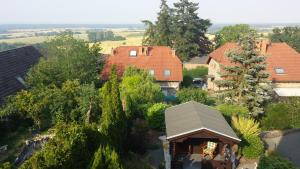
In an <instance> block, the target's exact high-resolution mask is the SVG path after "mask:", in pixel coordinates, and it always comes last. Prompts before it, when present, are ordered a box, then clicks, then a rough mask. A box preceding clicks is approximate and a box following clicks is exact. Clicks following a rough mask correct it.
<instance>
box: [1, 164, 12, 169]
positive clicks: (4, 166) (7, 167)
mask: <svg viewBox="0 0 300 169" xmlns="http://www.w3.org/2000/svg"><path fill="white" fill-rule="evenodd" d="M0 169H13V165H12V164H10V163H9V162H5V163H3V164H0Z"/></svg>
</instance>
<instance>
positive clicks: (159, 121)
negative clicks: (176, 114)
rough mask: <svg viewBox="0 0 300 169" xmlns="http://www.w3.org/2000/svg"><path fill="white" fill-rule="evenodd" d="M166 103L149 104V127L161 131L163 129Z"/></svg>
mask: <svg viewBox="0 0 300 169" xmlns="http://www.w3.org/2000/svg"><path fill="white" fill-rule="evenodd" d="M166 108H168V105H166V104H163V103H157V104H154V105H153V106H151V107H150V108H149V109H148V111H147V117H146V119H147V122H148V124H149V126H150V128H152V129H155V130H159V131H163V130H164V129H165V110H166Z"/></svg>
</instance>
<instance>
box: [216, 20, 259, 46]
mask: <svg viewBox="0 0 300 169" xmlns="http://www.w3.org/2000/svg"><path fill="white" fill-rule="evenodd" d="M253 31H254V29H252V28H251V27H250V26H249V25H247V24H237V25H233V26H224V27H223V28H222V30H220V31H218V32H217V33H216V37H215V43H216V47H220V46H222V45H224V44H225V43H226V42H238V41H239V39H240V38H242V37H243V36H244V35H246V34H249V33H250V32H253Z"/></svg>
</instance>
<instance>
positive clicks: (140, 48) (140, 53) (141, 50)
mask: <svg viewBox="0 0 300 169" xmlns="http://www.w3.org/2000/svg"><path fill="white" fill-rule="evenodd" d="M143 53H144V51H143V46H140V47H139V55H143Z"/></svg>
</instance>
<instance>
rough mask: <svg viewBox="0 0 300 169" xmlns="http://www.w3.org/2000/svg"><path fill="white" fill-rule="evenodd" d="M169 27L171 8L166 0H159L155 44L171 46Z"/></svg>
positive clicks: (170, 23)
mask: <svg viewBox="0 0 300 169" xmlns="http://www.w3.org/2000/svg"><path fill="white" fill-rule="evenodd" d="M171 27H172V21H171V9H170V8H169V6H168V4H167V1H166V0H161V6H160V12H159V13H158V17H157V22H156V31H157V37H156V45H158V46H172V38H171V35H172V31H171Z"/></svg>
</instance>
